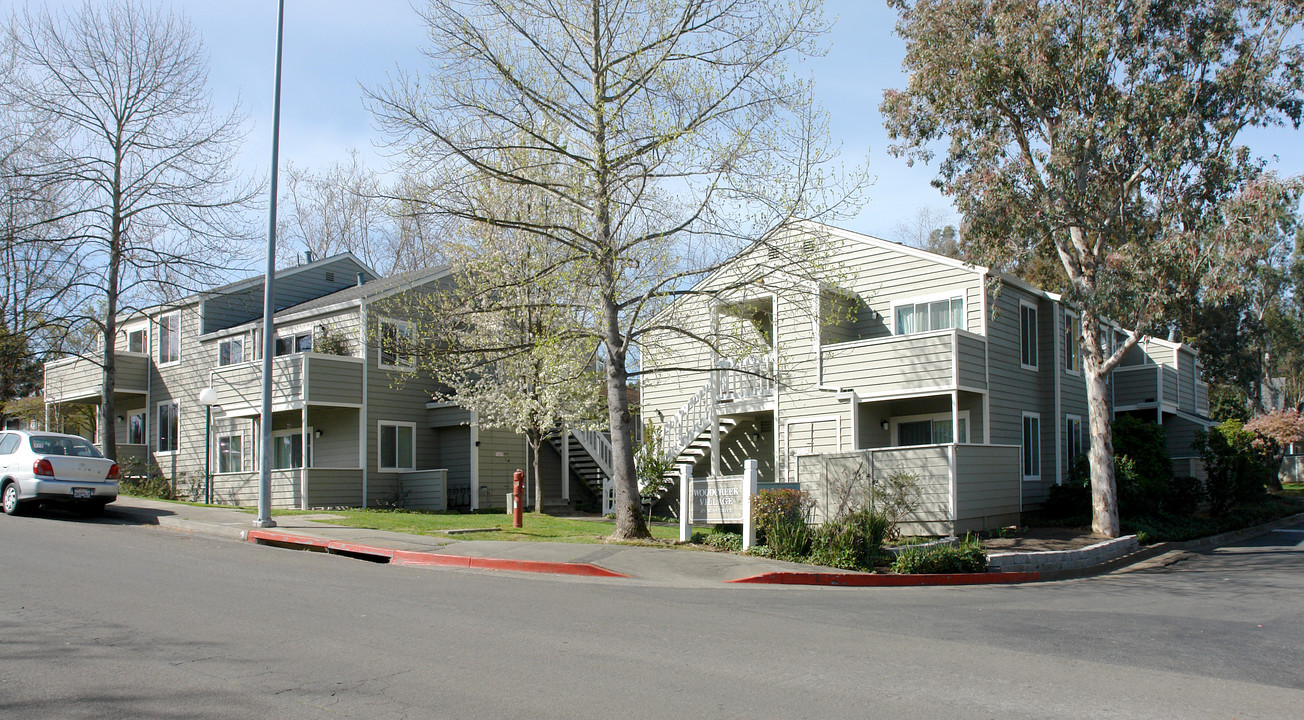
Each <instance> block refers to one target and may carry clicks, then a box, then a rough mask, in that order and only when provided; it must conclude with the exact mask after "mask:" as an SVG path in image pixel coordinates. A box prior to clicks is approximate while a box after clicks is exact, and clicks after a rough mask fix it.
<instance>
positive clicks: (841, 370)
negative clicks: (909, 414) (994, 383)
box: [820, 330, 987, 398]
mask: <svg viewBox="0 0 1304 720" xmlns="http://www.w3.org/2000/svg"><path fill="white" fill-rule="evenodd" d="M986 345H987V340H986V339H985V338H984V337H982V336H981V335H975V334H973V333H969V332H966V331H964V330H944V331H941V332H932V333H920V334H916V335H893V336H891V337H883V338H875V339H873V340H857V341H854V342H846V343H834V344H831V345H825V346H824V347H823V348H821V349H820V361H821V377H820V383H821V384H822V385H825V386H834V387H843V388H851V389H854V390H855V391H856V393H857V394H858V395H860V396H861V397H862V398H866V397H882V396H888V395H896V394H900V393H902V392H910V391H935V390H950V389H961V388H968V389H972V390H985V389H986V388H987V352H986V349H987V348H986Z"/></svg>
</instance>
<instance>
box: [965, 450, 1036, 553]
mask: <svg viewBox="0 0 1304 720" xmlns="http://www.w3.org/2000/svg"><path fill="white" fill-rule="evenodd" d="M1020 462H1021V458H1020V448H1019V447H1017V446H1012V445H958V446H956V477H957V478H958V482H957V483H956V499H957V504H956V516H957V520H958V522H959V525H960V527H959V530H960V531H962V532H963V531H968V530H983V529H986V528H990V527H998V526H1000V525H1005V524H1009V523H1011V522H1013V523H1017V522H1018V521H1019V511H1020V509H1021V508H1020V497H1019V493H1020V487H1019V483H1020V476H1021V470H1020V467H1019V465H1020Z"/></svg>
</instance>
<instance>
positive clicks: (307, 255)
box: [303, 250, 312, 265]
mask: <svg viewBox="0 0 1304 720" xmlns="http://www.w3.org/2000/svg"><path fill="white" fill-rule="evenodd" d="M303 264H304V265H311V264H312V251H311V250H304V251H303Z"/></svg>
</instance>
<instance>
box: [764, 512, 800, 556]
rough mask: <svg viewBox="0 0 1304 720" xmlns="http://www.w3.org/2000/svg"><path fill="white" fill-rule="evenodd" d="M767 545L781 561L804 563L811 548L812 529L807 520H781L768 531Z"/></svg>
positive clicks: (796, 518) (797, 518) (798, 518)
mask: <svg viewBox="0 0 1304 720" xmlns="http://www.w3.org/2000/svg"><path fill="white" fill-rule="evenodd" d="M765 544H766V545H767V546H769V547H771V548H773V549H774V552H775V554H776V555H777V556H778V557H779V558H780V559H783V560H791V561H793V562H803V561H804V560H805V559H806V556H807V555H808V554H809V553H810V547H811V529H810V526H809V525H807V524H806V518H804V517H795V518H779V519H778V520H777V521H776V522H775V523H774V524H772V525H771V526H770V527H769V529H768V530H767V531H766V539H765Z"/></svg>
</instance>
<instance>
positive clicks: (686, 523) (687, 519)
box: [679, 464, 693, 542]
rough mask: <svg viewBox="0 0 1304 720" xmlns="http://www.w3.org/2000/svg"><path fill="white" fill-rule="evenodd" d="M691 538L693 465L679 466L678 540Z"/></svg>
mask: <svg viewBox="0 0 1304 720" xmlns="http://www.w3.org/2000/svg"><path fill="white" fill-rule="evenodd" d="M692 539H693V466H692V465H688V464H684V465H680V466H679V542H688V541H689V540H692Z"/></svg>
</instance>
